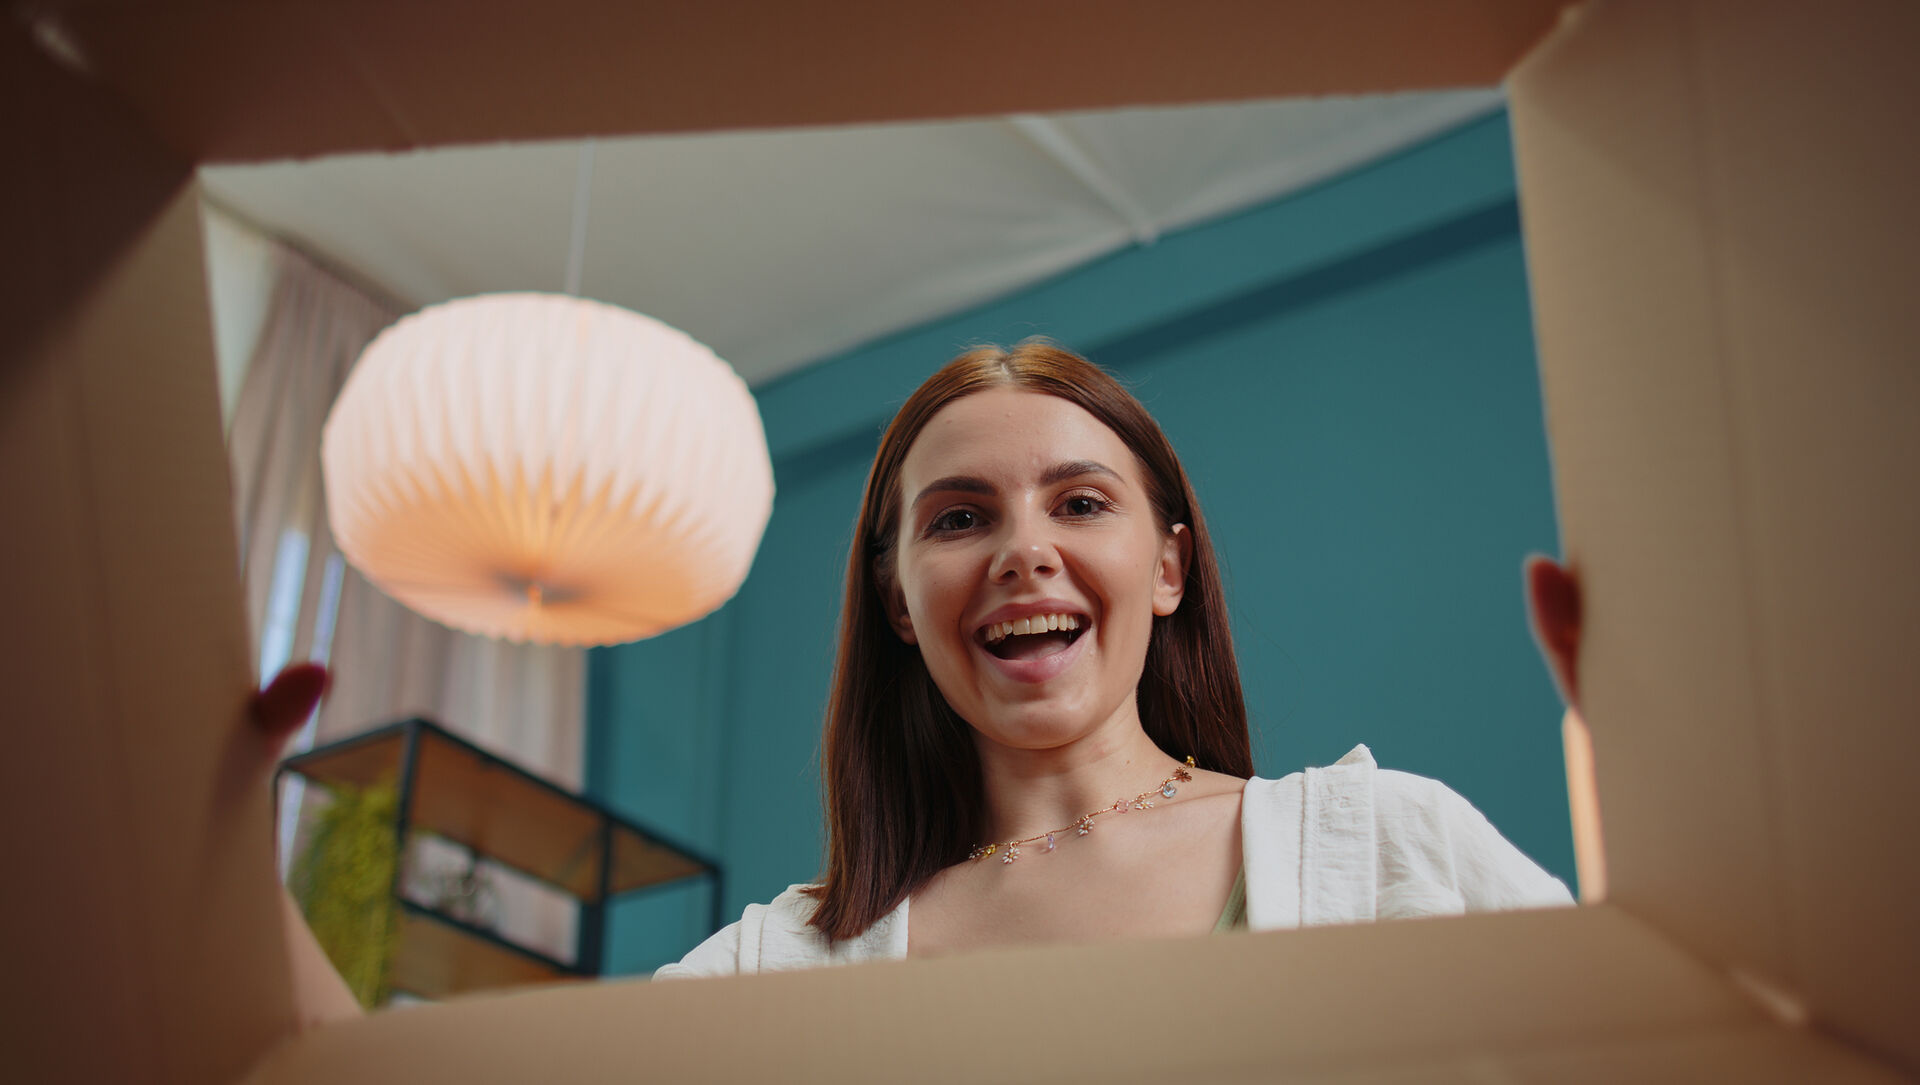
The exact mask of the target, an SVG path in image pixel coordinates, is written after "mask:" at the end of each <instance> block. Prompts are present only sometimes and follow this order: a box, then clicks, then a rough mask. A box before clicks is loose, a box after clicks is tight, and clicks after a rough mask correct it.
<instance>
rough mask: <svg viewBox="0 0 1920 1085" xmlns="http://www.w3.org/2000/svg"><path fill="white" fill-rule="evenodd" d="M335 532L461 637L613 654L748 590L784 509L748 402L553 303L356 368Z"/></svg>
mask: <svg viewBox="0 0 1920 1085" xmlns="http://www.w3.org/2000/svg"><path fill="white" fill-rule="evenodd" d="M320 455H321V467H322V470H323V472H324V476H325V480H326V490H327V505H328V509H329V512H330V515H331V517H332V526H333V535H334V539H335V541H336V542H337V543H338V544H339V547H340V551H341V553H342V554H344V555H345V556H346V559H347V561H348V562H350V563H351V564H352V565H353V567H354V568H356V569H358V570H359V571H360V572H361V573H362V574H363V575H365V576H366V577H367V579H368V580H371V581H372V582H373V583H374V584H375V585H377V586H378V587H379V588H380V589H381V590H382V591H385V592H386V593H387V594H389V595H391V596H393V597H394V598H395V599H397V600H399V601H400V602H402V603H404V604H405V605H407V606H408V607H410V608H412V609H413V610H415V611H417V612H418V613H420V614H423V615H425V616H427V617H429V618H432V619H434V620H436V621H440V622H443V623H445V624H447V625H449V626H452V627H454V628H456V629H462V630H466V631H468V632H472V633H478V634H482V635H484V636H490V637H500V638H504V639H507V640H512V641H532V642H536V643H543V644H569V645H592V644H614V643H619V642H621V641H629V640H637V639H639V638H641V637H648V636H652V635H654V634H656V633H660V632H664V631H666V630H668V629H671V628H673V627H675V626H678V625H683V624H685V623H687V622H690V621H693V620H695V619H697V618H700V617H703V616H705V615H706V614H709V613H711V612H712V611H713V610H714V609H716V608H718V607H719V606H720V605H721V604H722V603H724V602H726V601H727V600H728V599H729V598H731V597H732V596H733V593H734V592H735V591H737V590H739V587H740V583H741V581H743V580H744V579H746V575H747V569H748V567H749V566H750V565H751V564H752V562H753V555H754V551H755V550H756V549H757V548H758V547H759V545H760V536H761V534H762V533H763V532H764V531H765V530H766V525H767V517H768V515H769V513H771V511H772V508H773V465H772V462H771V460H770V459H769V457H768V454H767V440H766V432H765V430H764V429H762V427H761V423H760V412H759V409H758V408H757V407H756V406H755V405H754V401H753V396H752V394H751V393H749V392H748V391H747V386H746V384H745V382H743V381H742V380H741V379H740V378H739V377H738V376H737V375H736V374H735V373H734V372H733V369H732V368H731V367H730V366H728V365H727V363H726V362H724V361H722V360H721V359H720V358H718V357H717V356H715V355H714V353H713V351H711V350H709V349H707V348H706V347H705V346H702V345H701V344H700V343H698V342H695V341H694V340H693V339H692V338H691V337H689V336H688V335H686V334H685V333H683V332H680V331H677V330H675V329H674V328H671V327H668V326H667V325H665V324H663V323H661V322H659V321H657V320H654V319H652V318H650V317H645V316H641V315H639V314H637V313H633V312H630V311H628V310H625V309H621V308H617V307H615V306H612V305H606V304H602V303H600V302H595V301H588V300H585V299H582V298H575V297H566V296H561V295H553V294H492V295H483V296H480V297H472V298H461V299H459V300H456V301H450V302H446V303H444V304H441V305H435V306H431V307H429V308H426V309H423V310H421V311H420V312H417V313H414V314H413V315H411V316H408V317H406V318H404V319H402V320H400V321H399V322H397V323H395V324H394V325H393V326H392V327H390V328H388V329H387V330H386V331H384V332H382V333H381V334H380V335H379V337H377V338H376V339H375V340H374V341H373V342H372V343H371V344H369V345H368V347H367V349H366V351H365V353H363V354H362V355H361V358H360V361H359V363H358V364H357V365H356V366H355V367H354V370H353V372H352V374H351V375H350V376H349V377H348V379H347V382H346V385H345V387H343V388H342V389H341V392H340V398H339V399H338V400H337V401H336V402H335V404H334V406H333V410H332V413H331V414H330V415H329V416H328V418H327V424H326V430H325V432H324V434H323V436H322V440H321V450H320Z"/></svg>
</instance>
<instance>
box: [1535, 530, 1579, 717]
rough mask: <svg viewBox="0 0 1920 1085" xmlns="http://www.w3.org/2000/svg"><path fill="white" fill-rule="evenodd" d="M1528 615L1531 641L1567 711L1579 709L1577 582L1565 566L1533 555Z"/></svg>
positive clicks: (1570, 570) (1577, 578)
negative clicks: (1537, 650)
mask: <svg viewBox="0 0 1920 1085" xmlns="http://www.w3.org/2000/svg"><path fill="white" fill-rule="evenodd" d="M1525 570H1526V580H1527V613H1528V616H1529V617H1530V618H1531V619H1532V621H1533V639H1534V640H1536V641H1538V642H1539V643H1540V654H1541V655H1542V656H1544V657H1545V658H1546V661H1547V669H1548V670H1549V671H1552V672H1553V680H1554V683H1555V684H1556V685H1558V686H1559V687H1560V696H1561V697H1562V698H1563V699H1564V700H1565V701H1566V702H1567V704H1568V706H1569V707H1572V708H1575V709H1578V708H1579V707H1580V626H1581V620H1582V615H1581V610H1580V578H1579V577H1578V576H1576V575H1575V574H1574V571H1573V570H1572V569H1571V568H1569V567H1568V566H1565V565H1562V564H1560V563H1559V562H1557V561H1555V560H1553V559H1552V558H1548V557H1542V556H1540V555H1539V554H1535V555H1533V556H1532V557H1529V558H1528V559H1527V561H1526V566H1525Z"/></svg>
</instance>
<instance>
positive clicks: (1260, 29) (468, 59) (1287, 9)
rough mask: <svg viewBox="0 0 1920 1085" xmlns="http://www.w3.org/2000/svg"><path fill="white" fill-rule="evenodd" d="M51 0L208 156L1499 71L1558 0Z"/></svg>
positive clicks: (1359, 88) (1297, 87) (92, 60)
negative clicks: (763, 0)
mask: <svg viewBox="0 0 1920 1085" xmlns="http://www.w3.org/2000/svg"><path fill="white" fill-rule="evenodd" d="M38 6H39V7H41V8H44V9H47V11H48V12H50V13H48V14H44V15H43V18H44V19H45V21H46V22H47V24H48V25H50V26H51V27H54V28H57V29H58V31H59V33H60V34H61V36H62V37H64V38H65V39H67V40H70V41H73V42H75V43H77V45H78V46H79V50H78V51H79V52H80V53H81V54H82V55H83V56H84V57H85V58H86V61H87V63H88V65H89V67H90V68H91V69H92V70H93V71H95V72H96V73H98V75H99V76H100V78H101V79H103V80H104V81H105V82H107V83H108V84H109V85H111V86H113V87H115V88H116V89H118V90H120V91H121V92H122V93H124V94H125V95H126V97H127V98H128V99H129V100H130V101H132V102H134V103H135V104H136V106H137V107H138V108H139V109H140V111H141V112H142V115H143V116H145V117H147V118H148V120H149V122H150V123H151V126H152V128H153V130H154V131H155V132H156V133H158V134H159V135H160V136H161V138H163V139H164V140H166V141H167V142H168V143H169V144H170V145H172V146H174V147H176V148H178V149H180V150H181V151H183V152H184V153H186V154H188V155H190V156H191V157H193V158H195V159H197V160H199V161H203V162H204V161H254V160H262V159H273V158H286V157H294V158H301V157H307V156H311V155H319V154H328V153H334V152H344V151H365V150H375V149H388V150H398V149H405V148H411V147H418V146H433V145H441V144H452V143H484V142H490V141H493V140H501V139H521V140H526V139H555V138H561V137H568V136H585V135H609V134H624V133H630V132H666V131H700V130H708V129H716V128H742V127H755V128H760V127H770V126H775V125H812V124H855V123H863V122H874V121H893V120H905V119H910V118H946V117H957V116H985V115H993V114H1002V113H1019V112H1042V111H1054V110H1068V109H1097V108H1107V107H1112V106H1116V105H1131V104H1137V103H1153V104H1160V105H1173V104H1179V103H1193V102H1210V101H1225V100H1230V99H1237V98H1260V97H1281V96H1288V95H1303V94H1333V93H1364V92H1368V91H1380V90H1398V89H1402V88H1406V87H1463V86H1472V87H1485V86H1492V85H1493V84H1495V83H1497V82H1499V80H1500V77H1501V75H1502V74H1504V73H1505V72H1506V70H1507V69H1508V68H1509V67H1511V66H1512V64H1513V61H1514V59H1515V58H1516V57H1518V56H1520V55H1521V54H1522V53H1523V52H1525V51H1526V49H1527V48H1528V47H1529V46H1530V45H1532V44H1533V43H1534V42H1536V41H1538V40H1539V39H1540V36H1541V35H1542V34H1543V33H1545V32H1546V30H1547V28H1549V27H1550V26H1552V25H1553V20H1554V17H1555V14H1556V12H1557V11H1558V10H1559V8H1560V6H1561V0H1421V2H1420V3H1417V4H1409V3H1406V2H1405V0H1340V2H1339V3H1327V2H1324V0H1194V2H1190V3H1187V4H1183V5H1180V6H1179V7H1178V8H1174V7H1170V6H1168V5H1165V4H1160V3H1155V2H1153V0H1120V2H1112V0H1074V2H1068V3H1049V4H1034V3H1026V2H1022V0H976V2H973V3H968V4H960V5H948V4H915V5H911V6H902V5H901V4H899V3H897V2H894V0H835V2H834V3H830V4H753V5H748V6H746V7H744V8H743V7H741V6H739V5H731V4H712V5H706V4H619V3H606V2H604V0H548V2H547V3H543V4H538V5H533V4H526V3H522V2H520V0H465V2H463V3H458V4H453V3H409V4H392V3H387V2H384V0H344V2H340V0H336V2H331V3H314V2H310V0H308V2H295V3H273V4H261V3H257V2H253V0H210V2H209V0H201V2H197V3H193V4H173V5H164V6H158V5H154V4H152V3H149V2H146V0H93V2H89V3H85V4H65V5H38Z"/></svg>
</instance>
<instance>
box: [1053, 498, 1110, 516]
mask: <svg viewBox="0 0 1920 1085" xmlns="http://www.w3.org/2000/svg"><path fill="white" fill-rule="evenodd" d="M1060 508H1061V510H1062V511H1063V512H1065V513H1066V514H1067V515H1068V516H1092V515H1093V514H1094V513H1097V512H1104V511H1106V508H1107V502H1106V501H1104V500H1102V499H1100V498H1098V497H1095V496H1093V495H1092V494H1074V495H1073V496H1072V497H1069V498H1067V499H1066V500H1065V501H1063V502H1061V503H1060Z"/></svg>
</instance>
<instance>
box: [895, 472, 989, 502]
mask: <svg viewBox="0 0 1920 1085" xmlns="http://www.w3.org/2000/svg"><path fill="white" fill-rule="evenodd" d="M955 492H958V493H965V494H982V495H984V496H988V497H991V496H993V495H994V494H996V493H998V492H999V491H998V490H995V489H994V488H993V483H991V482H988V481H987V480H986V479H983V478H977V477H975V476H973V475H948V476H947V477H946V478H937V479H934V480H933V481H932V482H929V483H927V484H926V486H925V487H923V488H922V489H921V490H920V492H919V493H917V494H915V495H914V497H913V501H912V502H911V503H910V504H908V506H907V507H908V508H912V507H913V506H914V505H918V504H919V503H920V502H922V501H925V500H926V499H927V496H928V495H929V494H937V493H955Z"/></svg>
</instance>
